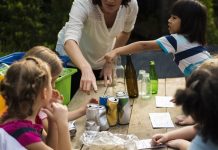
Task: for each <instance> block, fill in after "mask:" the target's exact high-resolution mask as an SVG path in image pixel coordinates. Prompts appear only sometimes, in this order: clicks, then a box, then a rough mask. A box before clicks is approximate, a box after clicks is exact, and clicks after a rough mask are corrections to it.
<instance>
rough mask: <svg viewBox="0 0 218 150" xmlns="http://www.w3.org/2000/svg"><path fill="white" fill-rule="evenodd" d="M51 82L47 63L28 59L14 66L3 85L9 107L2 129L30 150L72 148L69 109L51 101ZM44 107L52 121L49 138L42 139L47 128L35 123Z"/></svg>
mask: <svg viewBox="0 0 218 150" xmlns="http://www.w3.org/2000/svg"><path fill="white" fill-rule="evenodd" d="M51 80H52V78H51V73H50V67H49V66H48V64H47V63H45V62H44V61H42V60H41V59H39V58H35V57H26V58H24V59H23V60H21V61H18V62H15V63H14V64H12V65H11V66H10V67H9V69H8V70H7V72H6V74H5V77H4V79H3V80H2V81H1V83H0V92H1V95H2V96H3V97H4V99H5V100H6V104H7V106H8V109H7V113H5V114H4V115H3V117H2V120H1V123H2V124H1V125H0V128H2V129H4V130H5V131H6V132H7V133H8V134H9V135H11V136H12V137H13V138H15V139H16V140H17V141H18V142H19V143H20V144H21V145H22V146H24V147H25V148H26V149H45V150H47V149H48V150H50V149H51V148H52V149H65V150H70V149H71V142H70V135H69V132H68V111H67V107H66V106H64V105H62V104H59V103H54V102H51V99H52V92H53V90H52V86H51ZM42 108H43V111H44V112H45V113H46V114H47V116H48V119H49V121H50V128H49V132H48V136H47V137H42V129H43V128H42V126H41V125H39V124H36V123H35V118H36V116H37V114H38V112H39V111H40V110H41V109H42ZM57 135H58V137H57ZM44 138H46V140H45V141H46V142H44V141H43V139H44ZM6 142H7V141H6ZM14 149H16V148H14Z"/></svg>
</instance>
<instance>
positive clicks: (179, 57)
mask: <svg viewBox="0 0 218 150" xmlns="http://www.w3.org/2000/svg"><path fill="white" fill-rule="evenodd" d="M156 42H157V44H158V45H159V46H160V47H161V49H162V50H163V52H165V53H172V54H173V55H174V62H175V63H176V64H177V65H178V67H179V69H180V70H181V71H182V72H183V73H184V75H185V76H189V75H190V74H191V73H192V72H193V71H194V70H195V69H196V68H197V67H198V66H199V65H200V64H202V63H203V62H204V61H205V60H207V59H209V58H211V55H210V53H209V52H208V51H207V50H206V48H204V47H203V46H202V45H200V44H199V43H197V42H193V43H190V42H189V41H188V39H187V38H185V37H184V36H183V35H181V34H171V35H167V36H163V37H161V38H159V39H157V40H156Z"/></svg>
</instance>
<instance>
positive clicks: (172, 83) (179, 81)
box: [166, 78, 185, 126]
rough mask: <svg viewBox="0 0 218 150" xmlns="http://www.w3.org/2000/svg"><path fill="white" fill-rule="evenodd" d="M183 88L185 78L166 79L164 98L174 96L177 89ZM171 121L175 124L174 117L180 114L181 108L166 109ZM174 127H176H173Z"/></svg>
mask: <svg viewBox="0 0 218 150" xmlns="http://www.w3.org/2000/svg"><path fill="white" fill-rule="evenodd" d="M183 88H185V78H167V79H166V96H174V94H175V92H176V90H177V89H183ZM167 111H168V112H169V113H170V115H171V118H172V120H173V121H174V122H175V118H176V116H178V115H179V114H181V107H177V106H176V107H174V108H167ZM175 126H176V125H175Z"/></svg>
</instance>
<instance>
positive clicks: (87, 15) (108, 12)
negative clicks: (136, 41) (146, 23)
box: [56, 0, 138, 94]
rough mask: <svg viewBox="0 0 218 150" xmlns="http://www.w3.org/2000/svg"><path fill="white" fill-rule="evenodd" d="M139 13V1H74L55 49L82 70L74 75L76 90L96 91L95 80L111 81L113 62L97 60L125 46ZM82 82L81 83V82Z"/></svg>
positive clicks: (73, 80)
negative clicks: (101, 78) (102, 78)
mask: <svg viewBox="0 0 218 150" xmlns="http://www.w3.org/2000/svg"><path fill="white" fill-rule="evenodd" d="M137 13H138V5H137V1H136V0H75V1H74V3H73V5H72V8H71V11H70V14H69V15H70V18H69V21H68V22H67V23H66V24H65V26H64V27H63V28H62V30H61V31H60V32H59V34H58V41H57V45H56V51H57V52H58V53H59V54H60V55H68V56H69V57H70V59H71V61H72V63H73V66H75V67H77V68H78V69H79V72H78V73H77V74H75V75H74V76H73V77H72V88H73V91H72V92H73V93H75V92H76V90H77V89H78V88H79V85H80V89H81V90H82V91H84V92H86V93H88V94H89V93H90V90H91V89H92V88H93V89H94V90H95V91H96V90H97V85H96V79H99V78H100V76H101V77H102V76H103V77H104V81H105V85H107V80H109V81H110V82H111V81H112V68H113V64H112V63H108V62H96V60H97V59H98V58H99V57H101V56H102V55H104V54H105V53H107V52H109V51H111V50H112V49H114V48H117V47H120V46H124V45H125V44H126V42H127V41H128V39H129V37H130V33H131V31H132V29H133V28H134V24H135V21H136V17H137ZM79 82H80V83H79Z"/></svg>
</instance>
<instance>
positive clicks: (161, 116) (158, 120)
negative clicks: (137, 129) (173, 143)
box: [149, 113, 174, 128]
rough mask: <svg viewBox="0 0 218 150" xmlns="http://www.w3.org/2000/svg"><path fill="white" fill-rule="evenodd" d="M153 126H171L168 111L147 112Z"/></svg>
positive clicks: (172, 125)
mask: <svg viewBox="0 0 218 150" xmlns="http://www.w3.org/2000/svg"><path fill="white" fill-rule="evenodd" d="M149 117H150V119H151V124H152V126H153V128H173V127H174V124H173V122H172V120H171V117H170V114H169V113H149Z"/></svg>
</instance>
